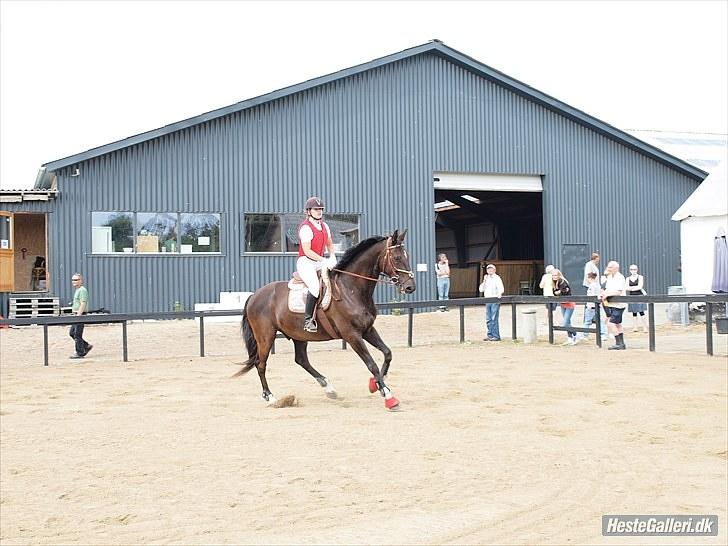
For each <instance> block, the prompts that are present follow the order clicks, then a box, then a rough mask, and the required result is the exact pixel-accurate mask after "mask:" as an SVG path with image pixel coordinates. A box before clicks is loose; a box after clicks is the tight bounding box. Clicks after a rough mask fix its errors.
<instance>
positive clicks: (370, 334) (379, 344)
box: [362, 326, 392, 392]
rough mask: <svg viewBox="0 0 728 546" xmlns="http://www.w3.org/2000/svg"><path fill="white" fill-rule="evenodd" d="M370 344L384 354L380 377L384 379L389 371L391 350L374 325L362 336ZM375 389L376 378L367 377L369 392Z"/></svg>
mask: <svg viewBox="0 0 728 546" xmlns="http://www.w3.org/2000/svg"><path fill="white" fill-rule="evenodd" d="M362 337H363V338H364V339H365V340H366V341H367V342H368V343H369V344H370V345H372V346H373V347H376V348H377V349H379V350H380V351H382V354H383V355H384V364H382V377H383V378H384V379H386V378H387V372H388V371H389V364H390V362H392V351H391V349H390V348H389V347H387V345H386V343H384V341H382V338H381V337H380V335H379V332H377V331H376V329H375V328H374V326H372V327H371V328H369V330H367V331H366V332H364V335H363V336H362ZM376 391H377V380H376V378H375V377H374V376H372V377H371V378H369V392H376Z"/></svg>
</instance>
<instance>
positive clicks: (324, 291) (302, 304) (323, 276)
mask: <svg viewBox="0 0 728 546" xmlns="http://www.w3.org/2000/svg"><path fill="white" fill-rule="evenodd" d="M318 275H319V286H320V288H319V294H320V296H319V301H318V305H316V307H319V308H321V309H323V310H324V311H326V310H327V309H328V308H329V305H331V281H330V280H329V270H328V269H326V268H323V269H322V270H321V271H319V272H318ZM307 297H308V288H307V287H306V283H304V282H303V279H301V276H300V275H299V274H298V271H294V272H293V275H291V280H290V281H288V310H289V311H290V312H291V313H301V314H303V313H304V312H305V311H306V298H307Z"/></svg>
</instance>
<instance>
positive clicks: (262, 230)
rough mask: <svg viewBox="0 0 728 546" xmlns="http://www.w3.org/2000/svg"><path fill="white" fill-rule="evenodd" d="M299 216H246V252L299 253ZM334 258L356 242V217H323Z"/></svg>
mask: <svg viewBox="0 0 728 546" xmlns="http://www.w3.org/2000/svg"><path fill="white" fill-rule="evenodd" d="M303 220H304V217H303V215H302V214H300V213H297V214H245V217H244V221H243V225H244V226H245V228H244V229H245V249H244V251H245V252H266V253H271V254H286V253H298V245H299V241H298V226H300V225H301V222H303ZM324 222H326V223H327V224H328V225H329V229H330V230H331V237H332V238H333V240H334V250H335V252H336V253H337V254H340V253H343V252H346V250H348V249H349V248H351V247H352V246H354V245H356V244H357V243H358V242H359V215H357V214H325V215H324Z"/></svg>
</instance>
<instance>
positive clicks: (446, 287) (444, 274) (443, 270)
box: [435, 254, 450, 311]
mask: <svg viewBox="0 0 728 546" xmlns="http://www.w3.org/2000/svg"><path fill="white" fill-rule="evenodd" d="M435 273H436V274H437V299H438V300H447V299H449V297H450V263H449V262H448V261H447V255H445V254H440V255H439V256H438V257H437V263H435ZM447 310H448V309H447V307H445V306H444V305H441V306H440V311H447Z"/></svg>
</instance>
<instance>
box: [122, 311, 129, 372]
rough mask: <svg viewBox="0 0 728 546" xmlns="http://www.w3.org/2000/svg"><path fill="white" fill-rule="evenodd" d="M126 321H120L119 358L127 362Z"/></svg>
mask: <svg viewBox="0 0 728 546" xmlns="http://www.w3.org/2000/svg"><path fill="white" fill-rule="evenodd" d="M126 347H127V343H126V321H125V320H124V321H122V322H121V358H122V359H123V361H124V362H129V355H128V353H127V350H126Z"/></svg>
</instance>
